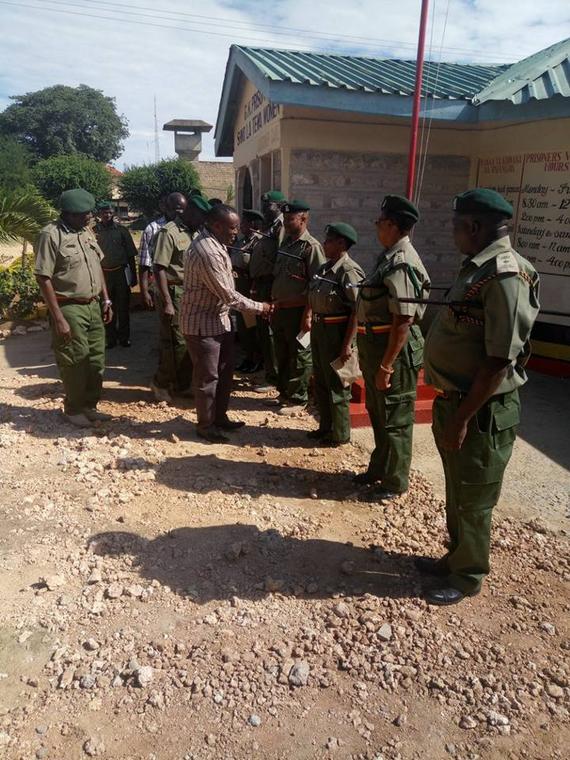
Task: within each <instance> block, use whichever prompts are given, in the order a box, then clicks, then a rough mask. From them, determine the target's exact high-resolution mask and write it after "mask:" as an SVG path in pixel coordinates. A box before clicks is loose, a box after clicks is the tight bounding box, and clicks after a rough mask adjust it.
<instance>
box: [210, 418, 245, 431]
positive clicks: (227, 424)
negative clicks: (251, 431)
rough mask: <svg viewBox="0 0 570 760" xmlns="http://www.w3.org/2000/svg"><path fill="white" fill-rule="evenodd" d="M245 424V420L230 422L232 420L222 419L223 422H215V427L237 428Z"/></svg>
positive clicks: (221, 428) (224, 428)
mask: <svg viewBox="0 0 570 760" xmlns="http://www.w3.org/2000/svg"><path fill="white" fill-rule="evenodd" d="M244 425H245V422H241V421H238V422H232V420H224V421H223V422H216V427H217V428H218V429H219V430H238V429H239V428H242V427H243V426H244Z"/></svg>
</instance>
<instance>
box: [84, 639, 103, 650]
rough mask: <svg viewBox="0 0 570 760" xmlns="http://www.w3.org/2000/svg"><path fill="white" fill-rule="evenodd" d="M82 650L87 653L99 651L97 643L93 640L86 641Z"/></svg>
mask: <svg viewBox="0 0 570 760" xmlns="http://www.w3.org/2000/svg"><path fill="white" fill-rule="evenodd" d="M83 648H84V649H86V650H87V651H88V652H96V651H97V649H99V642H98V641H96V640H95V639H87V640H86V641H84V642H83Z"/></svg>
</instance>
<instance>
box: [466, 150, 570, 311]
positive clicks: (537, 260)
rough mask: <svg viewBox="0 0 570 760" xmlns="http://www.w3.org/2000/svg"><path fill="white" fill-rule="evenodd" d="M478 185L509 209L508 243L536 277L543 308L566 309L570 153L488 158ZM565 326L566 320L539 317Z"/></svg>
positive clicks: (569, 268)
mask: <svg viewBox="0 0 570 760" xmlns="http://www.w3.org/2000/svg"><path fill="white" fill-rule="evenodd" d="M477 185H478V186H479V187H491V188H493V189H495V190H497V191H498V192H499V193H501V194H502V195H504V196H505V197H506V198H508V199H509V201H510V202H511V203H512V204H513V208H514V210H515V215H514V217H513V229H512V233H511V234H512V241H513V247H514V248H515V250H516V251H518V252H519V253H520V254H521V256H524V257H525V259H528V261H530V262H531V263H532V265H533V266H534V267H535V269H536V270H537V272H538V273H539V274H540V282H541V284H540V303H541V306H542V307H543V308H544V309H548V310H551V311H565V312H568V310H569V309H570V149H569V150H559V151H540V152H536V153H518V154H515V155H506V156H493V157H490V158H482V159H480V161H479V169H478V179H477ZM538 319H539V320H540V321H542V322H550V323H553V324H561V325H570V318H568V317H552V316H549V315H539V317H538Z"/></svg>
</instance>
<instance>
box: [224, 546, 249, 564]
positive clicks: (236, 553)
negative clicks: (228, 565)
mask: <svg viewBox="0 0 570 760" xmlns="http://www.w3.org/2000/svg"><path fill="white" fill-rule="evenodd" d="M244 554H247V552H246V551H245V547H244V545H243V544H242V542H241V541H234V543H233V544H230V545H229V546H228V548H227V549H226V551H225V552H224V557H225V558H226V559H227V560H229V561H230V562H235V561H236V560H237V559H239V558H240V557H241V556H242V555H244Z"/></svg>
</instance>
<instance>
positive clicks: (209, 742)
mask: <svg viewBox="0 0 570 760" xmlns="http://www.w3.org/2000/svg"><path fill="white" fill-rule="evenodd" d="M206 744H207V745H208V747H213V746H214V745H215V744H216V737H215V735H214V734H206Z"/></svg>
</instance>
